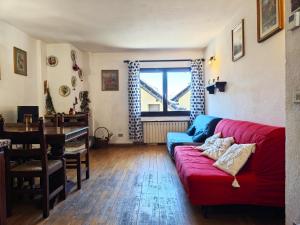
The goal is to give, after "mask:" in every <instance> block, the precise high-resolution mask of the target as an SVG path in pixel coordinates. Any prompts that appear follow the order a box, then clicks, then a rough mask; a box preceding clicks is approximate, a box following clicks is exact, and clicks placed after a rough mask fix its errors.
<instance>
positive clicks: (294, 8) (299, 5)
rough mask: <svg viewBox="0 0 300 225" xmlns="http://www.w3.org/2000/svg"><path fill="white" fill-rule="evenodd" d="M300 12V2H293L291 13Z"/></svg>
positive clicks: (294, 0) (293, 0)
mask: <svg viewBox="0 0 300 225" xmlns="http://www.w3.org/2000/svg"><path fill="white" fill-rule="evenodd" d="M299 10H300V0H291V11H292V12H296V11H299Z"/></svg>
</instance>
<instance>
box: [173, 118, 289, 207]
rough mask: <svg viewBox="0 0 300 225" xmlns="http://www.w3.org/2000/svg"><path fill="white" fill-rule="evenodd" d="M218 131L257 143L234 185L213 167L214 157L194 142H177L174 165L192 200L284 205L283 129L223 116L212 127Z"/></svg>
mask: <svg viewBox="0 0 300 225" xmlns="http://www.w3.org/2000/svg"><path fill="white" fill-rule="evenodd" d="M219 132H221V133H222V137H234V139H235V142H236V143H238V144H245V143H256V150H255V153H254V154H252V156H251V157H250V158H249V160H248V161H247V163H246V165H245V166H244V167H243V168H242V169H241V171H240V172H239V173H238V174H237V176H236V178H237V180H238V182H239V184H240V188H234V187H232V182H233V179H234V178H233V176H231V175H229V174H227V173H225V172H223V171H221V170H219V169H218V168H216V167H214V166H213V165H212V164H213V163H214V161H213V160H211V159H209V158H207V157H205V156H202V155H200V152H199V150H197V149H195V148H194V146H177V147H176V148H175V163H176V169H177V172H178V175H179V177H180V179H181V182H182V184H183V186H184V188H185V191H186V193H187V195H188V198H189V199H190V201H191V203H192V204H194V205H203V206H209V205H223V204H247V205H248V204H251V205H264V206H279V207H281V206H284V186H285V168H284V167H285V129H284V128H283V127H273V126H267V125H262V124H257V123H251V122H246V121H237V120H229V119H223V120H221V121H220V122H219V123H218V125H217V127H216V130H215V133H219Z"/></svg>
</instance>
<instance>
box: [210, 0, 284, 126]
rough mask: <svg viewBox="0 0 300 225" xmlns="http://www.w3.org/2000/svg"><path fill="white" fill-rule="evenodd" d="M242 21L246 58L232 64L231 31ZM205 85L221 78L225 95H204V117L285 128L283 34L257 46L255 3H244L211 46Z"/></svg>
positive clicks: (253, 0)
mask: <svg viewBox="0 0 300 225" xmlns="http://www.w3.org/2000/svg"><path fill="white" fill-rule="evenodd" d="M241 19H245V48H246V49H245V51H246V55H245V56H244V57H243V58H241V59H240V60H238V61H237V62H232V60H231V57H232V56H231V29H232V28H233V27H235V25H237V24H238V23H239V22H240V21H241ZM214 55H215V56H216V61H215V63H213V64H211V65H208V63H207V61H208V60H207V61H206V81H207V80H208V79H212V78H216V77H217V76H220V79H221V80H222V81H227V82H228V83H227V86H226V92H225V93H216V94H214V95H207V101H206V103H207V105H206V108H207V113H208V114H211V115H215V116H220V117H224V118H232V119H241V120H249V121H255V122H260V123H266V124H272V125H282V126H284V125H285V33H284V31H281V32H280V33H278V34H276V35H275V36H273V37H271V38H270V39H268V40H266V41H265V42H263V43H261V44H259V43H257V36H256V1H255V0H251V1H244V2H243V4H242V5H241V8H240V9H239V10H238V12H237V14H236V15H234V17H233V18H232V20H231V22H230V23H229V24H228V25H227V26H226V27H225V28H224V30H223V31H222V32H221V33H220V34H219V35H218V36H217V37H216V38H215V39H214V40H212V41H211V42H210V44H209V45H208V47H207V49H206V52H205V58H206V59H208V58H209V57H210V56H214Z"/></svg>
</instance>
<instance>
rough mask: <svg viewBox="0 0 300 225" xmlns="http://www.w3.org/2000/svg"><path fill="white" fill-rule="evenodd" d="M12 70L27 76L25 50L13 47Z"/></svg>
mask: <svg viewBox="0 0 300 225" xmlns="http://www.w3.org/2000/svg"><path fill="white" fill-rule="evenodd" d="M14 72H15V73H16V74H20V75H23V76H27V52H25V51H24V50H22V49H19V48H16V47H14Z"/></svg>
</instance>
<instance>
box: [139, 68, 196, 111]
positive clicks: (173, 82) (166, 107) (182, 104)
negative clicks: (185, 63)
mask: <svg viewBox="0 0 300 225" xmlns="http://www.w3.org/2000/svg"><path fill="white" fill-rule="evenodd" d="M140 82H141V111H142V116H183V115H189V114H190V95H191V91H190V83H191V72H190V68H161V69H156V68H142V69H141V71H140Z"/></svg>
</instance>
